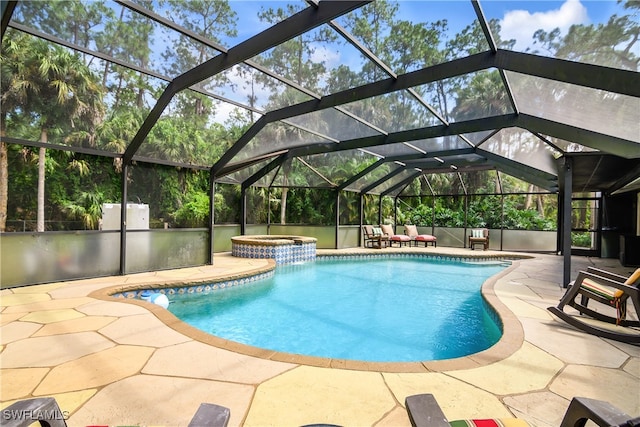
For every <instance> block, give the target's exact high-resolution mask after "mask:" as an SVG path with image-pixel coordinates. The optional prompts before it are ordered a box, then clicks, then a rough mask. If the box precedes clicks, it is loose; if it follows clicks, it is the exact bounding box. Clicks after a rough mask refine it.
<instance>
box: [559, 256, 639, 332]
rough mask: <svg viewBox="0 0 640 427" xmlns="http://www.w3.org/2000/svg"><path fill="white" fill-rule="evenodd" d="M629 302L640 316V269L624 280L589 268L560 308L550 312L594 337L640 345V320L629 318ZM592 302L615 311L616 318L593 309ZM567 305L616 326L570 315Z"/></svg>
mask: <svg viewBox="0 0 640 427" xmlns="http://www.w3.org/2000/svg"><path fill="white" fill-rule="evenodd" d="M578 296H580V301H578V300H577V298H578ZM628 300H631V303H632V304H633V307H634V309H635V314H636V316H638V315H640V268H638V269H637V270H636V271H635V272H634V273H633V274H631V275H630V276H629V277H624V276H620V275H618V274H615V273H611V272H609V271H605V270H601V269H598V268H594V267H589V268H588V269H587V271H581V272H579V273H578V277H577V278H576V280H575V281H574V282H572V283H571V284H570V286H569V288H568V289H567V291H566V292H565V294H564V296H563V297H562V298H561V299H560V302H559V303H558V305H557V306H556V307H549V308H548V310H549V311H550V312H551V313H553V314H555V315H556V316H558V317H559V318H560V319H562V320H564V321H565V322H567V323H568V324H570V325H572V326H575V327H576V328H578V329H581V330H583V331H585V332H588V333H590V334H593V335H597V336H600V337H603V338H609V339H612V340H616V341H622V342H626V343H632V344H640V329H638V328H640V321H638V320H634V319H627V302H628ZM590 301H594V302H596V303H599V304H603V305H605V306H608V307H611V308H613V309H614V310H615V316H612V315H609V314H607V313H605V312H601V311H596V310H594V309H592V308H589V307H588V304H589V302H590ZM566 305H568V306H570V307H573V308H575V309H576V310H578V312H579V313H580V314H581V315H586V316H589V317H591V318H592V319H595V320H598V321H600V322H605V323H609V324H613V325H616V326H615V327H605V325H602V326H599V325H597V324H596V323H594V322H588V321H587V319H583V318H581V317H580V316H576V315H571V314H569V313H566V312H565V311H564V310H563V309H564V307H565V306H566Z"/></svg>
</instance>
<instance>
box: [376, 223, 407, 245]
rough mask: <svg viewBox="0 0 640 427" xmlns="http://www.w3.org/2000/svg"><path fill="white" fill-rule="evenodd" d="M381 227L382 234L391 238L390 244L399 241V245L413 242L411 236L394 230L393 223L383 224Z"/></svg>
mask: <svg viewBox="0 0 640 427" xmlns="http://www.w3.org/2000/svg"><path fill="white" fill-rule="evenodd" d="M380 228H381V229H382V234H384V235H385V236H387V237H388V238H389V244H390V245H391V246H393V244H394V243H397V244H398V246H399V247H402V245H407V244H409V245H410V244H411V237H409V236H407V235H405V234H396V233H395V232H394V231H393V226H392V225H386V224H381V225H380Z"/></svg>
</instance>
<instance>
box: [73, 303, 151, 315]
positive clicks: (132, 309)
mask: <svg viewBox="0 0 640 427" xmlns="http://www.w3.org/2000/svg"><path fill="white" fill-rule="evenodd" d="M77 310H78V311H79V312H81V313H84V314H86V315H88V316H119V317H122V316H134V315H136V314H147V313H149V311H148V310H145V309H144V308H142V307H140V306H137V305H133V304H127V303H126V302H119V301H94V302H91V303H88V304H84V305H82V306H80V307H78V308H77Z"/></svg>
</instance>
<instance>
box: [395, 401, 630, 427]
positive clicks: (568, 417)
mask: <svg viewBox="0 0 640 427" xmlns="http://www.w3.org/2000/svg"><path fill="white" fill-rule="evenodd" d="M405 407H406V408H407V414H408V415H409V421H410V422H411V425H412V426H413V427H470V426H483V427H500V426H503V427H527V426H530V424H529V423H528V422H526V421H524V420H521V419H518V418H500V419H491V418H489V419H481V420H480V419H478V420H456V421H449V420H447V418H446V416H445V415H444V412H442V409H441V408H440V405H438V402H437V401H436V399H435V397H434V396H433V395H432V394H416V395H413V396H408V397H407V398H406V399H405ZM589 420H590V421H592V422H593V423H595V424H596V425H598V426H600V427H605V426H606V427H637V426H639V425H640V418H633V417H632V416H631V415H628V414H626V413H624V412H622V411H621V410H620V409H618V408H616V407H615V406H613V405H611V404H610V403H608V402H604V401H602V400H596V399H588V398H586V397H574V398H573V399H571V402H570V403H569V407H568V408H567V411H566V412H565V414H564V417H563V418H562V423H561V424H560V427H578V426H584V425H585V424H586V423H587V421H589Z"/></svg>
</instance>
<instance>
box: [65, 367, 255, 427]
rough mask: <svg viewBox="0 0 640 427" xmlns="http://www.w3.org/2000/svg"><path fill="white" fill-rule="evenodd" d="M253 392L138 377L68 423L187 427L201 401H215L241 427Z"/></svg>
mask: <svg viewBox="0 0 640 427" xmlns="http://www.w3.org/2000/svg"><path fill="white" fill-rule="evenodd" d="M253 392H254V387H252V386H248V385H242V384H231V383H221V382H216V381H208V380H196V379H189V378H168V377H159V376H151V375H136V376H134V377H130V378H127V379H124V380H122V381H118V382H115V383H113V384H110V385H108V386H106V387H104V388H103V389H101V390H100V391H99V392H98V393H96V395H95V396H94V397H93V398H91V399H90V400H89V401H88V402H87V403H86V404H85V405H83V406H82V408H80V409H79V410H78V411H77V412H76V413H74V414H72V416H71V418H70V419H69V422H68V423H69V425H70V426H88V425H116V426H118V425H120V426H121V425H147V426H186V425H187V424H188V423H189V420H190V419H191V417H192V416H193V414H195V412H196V411H197V409H198V407H199V406H200V403H201V402H212V403H216V404H218V405H222V406H226V407H227V408H229V409H231V420H230V422H229V426H239V425H241V423H242V419H243V418H244V416H245V414H246V412H247V408H248V407H249V405H250V404H251V397H252V395H253Z"/></svg>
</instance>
